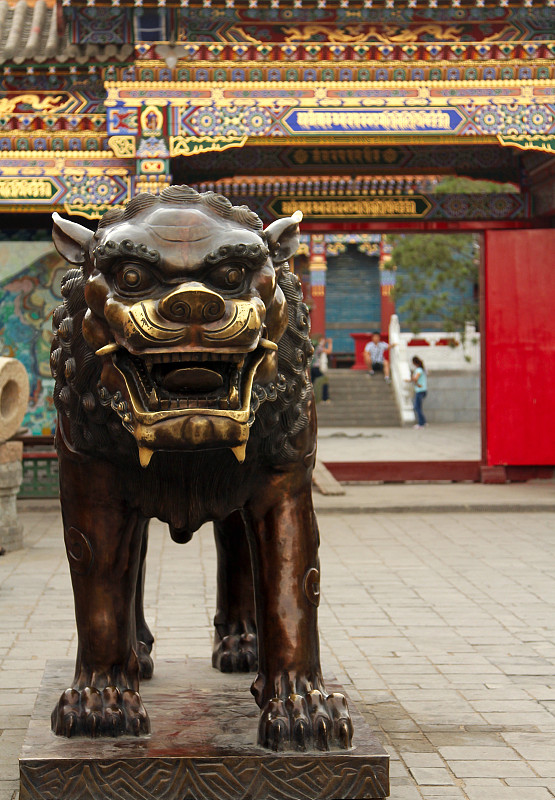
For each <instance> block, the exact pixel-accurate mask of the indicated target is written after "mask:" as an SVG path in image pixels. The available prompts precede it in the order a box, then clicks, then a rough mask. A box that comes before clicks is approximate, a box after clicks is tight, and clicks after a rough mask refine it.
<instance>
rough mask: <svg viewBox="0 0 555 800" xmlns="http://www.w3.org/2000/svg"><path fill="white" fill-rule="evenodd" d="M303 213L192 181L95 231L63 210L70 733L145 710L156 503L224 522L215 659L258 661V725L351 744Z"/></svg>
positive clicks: (136, 718) (62, 454)
mask: <svg viewBox="0 0 555 800" xmlns="http://www.w3.org/2000/svg"><path fill="white" fill-rule="evenodd" d="M299 220H300V215H295V214H294V215H293V216H292V217H288V218H286V219H282V220H279V221H277V222H274V223H272V224H271V225H270V226H269V227H268V228H266V230H262V223H261V222H260V220H259V219H258V217H257V216H256V214H254V213H253V212H251V211H249V209H248V208H246V207H245V206H239V207H234V206H232V205H231V203H230V202H229V201H228V200H227V199H226V198H224V197H221V196H220V195H215V194H214V193H211V192H207V193H205V194H199V193H197V192H196V191H195V190H193V189H190V188H189V187H187V186H180V187H171V188H169V189H165V190H164V191H163V192H162V193H161V195H160V196H159V197H154V196H151V195H145V194H143V195H139V196H137V197H136V198H134V199H133V200H132V201H131V202H130V203H129V204H128V205H127V207H126V209H125V210H124V211H112V212H108V213H107V214H106V215H105V216H104V217H103V219H102V220H101V222H100V224H99V226H98V230H97V232H96V233H94V234H93V233H92V232H91V231H90V230H88V229H86V228H84V227H82V226H80V225H77V224H75V223H72V222H69V221H66V220H63V219H62V218H61V217H59V216H58V215H55V221H54V234H53V235H54V242H55V244H56V247H57V249H58V251H59V252H60V253H61V254H62V255H63V256H64V257H65V258H66V259H67V260H68V261H69V262H70V263H72V264H74V265H75V268H74V269H71V270H70V271H69V272H68V273H67V275H66V277H65V278H64V280H63V286H62V293H63V296H64V298H65V299H64V303H63V305H62V306H60V307H59V308H58V309H56V311H55V313H54V329H55V337H54V342H53V345H52V356H51V362H52V373H53V375H54V377H55V379H56V383H55V391H54V399H55V403H56V407H57V409H58V429H57V436H56V442H57V449H58V455H59V461H60V486H61V503H62V511H63V519H64V533H65V542H66V547H67V554H68V559H69V564H70V569H71V578H72V583H73V591H74V596H75V609H76V619H77V629H78V637H79V647H78V655H77V664H76V671H75V678H74V681H73V683H72V685H71V687H70V688H69V689H67V691H65V692H64V693H63V694H62V696H61V698H60V700H59V702H58V704H57V705H56V707H55V709H54V711H53V713H52V728H53V730H54V731H55V733H57V734H59V735H63V736H72V735H74V734H85V735H89V736H98V735H113V736H116V735H119V734H125V733H135V734H141V733H147V732H148V731H149V730H150V723H149V719H148V716H147V712H146V710H145V708H144V706H143V703H142V700H141V698H140V695H139V680H140V678H148V677H150V676H151V675H152V668H153V665H152V660H151V658H150V650H151V647H152V641H153V639H152V635H151V633H150V631H149V629H148V626H147V625H146V622H145V619H144V615H143V608H142V593H143V588H142V587H143V577H144V561H145V555H146V549H147V528H148V521H149V519H150V518H152V517H158V518H159V519H161V520H163V521H165V522H167V523H168V524H169V528H170V532H171V535H172V537H173V538H174V539H175V540H176V541H180V542H184V541H187V540H189V539H190V538H191V536H192V534H193V533H194V531H196V530H197V529H198V528H199V526H200V525H201V524H202V523H204V522H206V521H208V520H212V521H213V522H214V528H215V534H216V543H217V550H218V558H219V564H218V597H217V612H216V617H215V629H216V631H215V646H214V653H213V664H214V666H216V667H218V668H219V669H220V670H222V671H223V672H228V671H235V670H251V669H258V674H257V676H256V678H255V681H254V683H253V685H252V692H253V694H254V696H255V699H256V702H257V703H258V705H259V707H260V709H261V716H260V722H259V729H258V741H259V743H260V745H262V746H264V747H269V748H272V749H274V750H284V749H294V750H301V751H302V750H305V749H307V748H311V747H315V748H316V749H319V750H323V751H325V750H327V749H328V748H329V747H330V746H339V747H341V748H349V747H350V743H351V736H352V723H351V720H350V717H349V712H348V709H347V704H346V701H345V698H344V697H343V695H341V694H340V693H329V692H328V691H327V690H326V688H325V686H324V682H323V680H322V674H321V669H320V657H319V643H318V627H317V607H318V601H319V562H318V528H317V523H316V518H315V515H314V510H313V506H312V497H311V475H312V469H313V465H314V458H315V449H316V445H315V436H316V419H315V412H314V398H313V393H312V386H311V384H310V380H309V378H308V375H307V360H308V359H309V358H310V355H311V354H312V345H311V342H310V338H309V321H308V311H307V308H306V306H305V305H304V304H303V301H302V294H301V287H300V282H299V280H298V278H297V277H296V276H295V275H294V274H293V273H292V272H291V271H290V269H289V265H288V259H289V258H290V257H291V256H292V255H293V254H294V253H295V251H296V249H297V247H298V243H299V225H298V223H299ZM184 613H186V610H184ZM177 704H178V703H177V699H176V714H180V713H183V711H181V712H180V710H179V709H178V708H177ZM184 713H185V716H186V710H185V712H184Z"/></svg>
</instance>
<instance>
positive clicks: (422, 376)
mask: <svg viewBox="0 0 555 800" xmlns="http://www.w3.org/2000/svg"><path fill="white" fill-rule="evenodd" d="M412 363H413V364H414V370H413V372H412V376H411V381H412V382H413V383H414V413H415V414H416V419H417V420H418V423H417V424H416V425H415V426H414V427H415V428H423V427H424V425H425V424H426V417H425V416H424V413H423V411H422V402H423V400H424V398H425V397H426V395H427V393H428V376H427V375H426V370H425V368H424V362H423V361H422V360H421V359H420V358H418V356H414V358H413V359H412Z"/></svg>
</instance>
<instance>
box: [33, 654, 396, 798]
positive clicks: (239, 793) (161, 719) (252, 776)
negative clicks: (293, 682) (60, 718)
mask: <svg viewBox="0 0 555 800" xmlns="http://www.w3.org/2000/svg"><path fill="white" fill-rule="evenodd" d="M70 674H71V664H70V663H69V662H68V661H65V662H64V661H60V662H56V661H50V662H48V664H47V667H46V671H45V676H44V678H43V682H42V686H41V689H40V691H39V696H38V700H37V704H36V706H35V710H34V712H33V717H32V720H31V724H30V726H29V730H28V732H27V736H26V738H25V742H24V744H23V750H22V753H21V757H20V775H21V800H61V799H62V798H63V800H113V798H114V797H118V798H121V800H183V798H186V797H189V798H191V797H193V798H195V800H222V798H225V800H270V798H289V800H301V798H303V800H347V798H349V799H350V798H367V799H370V798H381V797H386V796H387V794H388V789H389V782H388V765H389V756H388V755H387V753H386V752H385V750H384V749H383V748H382V747H381V745H380V744H379V742H378V741H377V740H376V739H375V737H374V736H373V734H372V732H371V731H370V729H369V727H368V725H367V724H366V722H365V721H364V720H363V719H362V717H361V716H360V714H359V712H358V711H357V709H356V707H355V706H354V705H353V704H352V703H351V702H350V707H351V712H352V714H353V720H354V723H355V735H354V738H353V747H352V749H350V750H349V751H347V752H345V751H344V750H341V749H338V748H332V749H331V750H329V751H315V752H312V753H299V752H294V751H289V752H287V753H279V754H275V753H272V752H269V751H268V750H267V749H265V748H263V747H260V746H258V745H256V743H255V739H256V716H257V709H256V706H255V705H254V703H253V702H252V700H249V696H248V691H247V686H248V677H247V676H246V675H244V674H230V675H225V676H222V675H220V674H219V673H217V672H216V671H215V670H212V669H211V668H210V666H209V664H208V663H207V662H206V661H203V660H201V659H190V660H188V661H186V662H183V661H166V660H163V661H160V662H158V664H157V670H156V676H155V677H154V679H153V680H152V681H151V682H149V683H148V684H147V685H146V686H145V688H144V695H145V702H146V703H147V704H148V706H149V708H150V710H151V719H152V734H151V735H150V736H144V737H139V738H137V737H135V736H122V737H119V738H117V739H107V738H97V739H82V738H80V739H73V740H69V741H68V740H67V739H64V738H61V737H57V736H54V735H53V734H52V733H51V731H50V725H49V716H50V709H51V705H52V701H53V698H54V697H55V696H56V693H57V691H58V687H59V685H60V683H62V682H63V680H64V678H66V679H67V677H68V676H69V675H70ZM329 688H330V689H333V690H334V691H340V690H341V687H340V686H336V685H335V684H330V685H329Z"/></svg>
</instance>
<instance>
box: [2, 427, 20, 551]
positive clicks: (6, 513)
mask: <svg viewBox="0 0 555 800" xmlns="http://www.w3.org/2000/svg"><path fill="white" fill-rule="evenodd" d="M22 455H23V444H22V443H21V442H5V443H4V444H0V548H4V550H6V552H9V551H11V550H19V548H20V547H23V525H22V524H21V522H19V520H18V518H17V510H16V505H15V501H16V498H17V493H18V492H19V487H20V486H21V481H22V478H23V471H22V467H21V458H22Z"/></svg>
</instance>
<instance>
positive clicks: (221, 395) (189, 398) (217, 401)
mask: <svg viewBox="0 0 555 800" xmlns="http://www.w3.org/2000/svg"><path fill="white" fill-rule="evenodd" d="M251 356H252V354H250V353H249V354H244V353H218V352H206V351H200V352H196V353H157V354H151V355H144V356H137V355H133V354H132V353H130V352H129V351H128V350H126V349H124V348H120V349H119V350H118V351H117V355H116V364H117V367H118V368H119V369H120V371H121V372H122V373H123V374H124V375H125V377H126V378H127V382H128V385H129V384H131V383H132V384H133V386H134V388H135V390H136V392H134V394H135V395H136V396H137V395H138V396H139V397H140V399H141V402H142V405H143V408H144V410H145V411H150V412H156V411H177V410H180V409H182V410H185V409H220V410H224V411H225V410H233V411H236V410H239V409H240V408H242V406H243V405H244V402H245V399H246V398H245V396H244V395H245V392H246V390H247V385H246V384H247V381H246V380H245V378H246V377H247V376H248V374H249V373H250V371H251V369H249V367H253V366H254V363H253V359H252V357H251ZM248 390H249V391H250V387H248Z"/></svg>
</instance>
